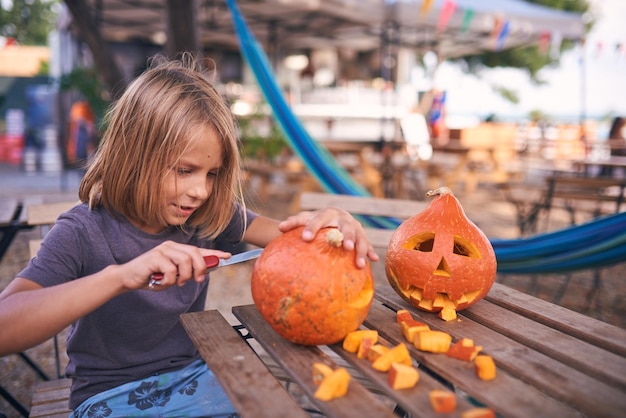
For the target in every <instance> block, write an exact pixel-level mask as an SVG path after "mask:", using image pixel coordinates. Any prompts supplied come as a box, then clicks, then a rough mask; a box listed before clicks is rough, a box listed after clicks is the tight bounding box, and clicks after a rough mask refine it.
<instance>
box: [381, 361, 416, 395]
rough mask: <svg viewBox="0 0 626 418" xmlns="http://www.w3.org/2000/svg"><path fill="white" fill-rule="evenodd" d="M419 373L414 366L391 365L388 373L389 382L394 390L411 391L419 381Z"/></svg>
mask: <svg viewBox="0 0 626 418" xmlns="http://www.w3.org/2000/svg"><path fill="white" fill-rule="evenodd" d="M419 377H420V376H419V373H418V371H417V369H416V368H415V367H413V366H410V365H406V364H401V363H391V367H390V368H389V372H388V373H387V381H388V382H389V385H390V386H391V387H392V388H393V389H397V390H399V389H410V388H412V387H414V386H415V385H416V384H417V382H418V381H419Z"/></svg>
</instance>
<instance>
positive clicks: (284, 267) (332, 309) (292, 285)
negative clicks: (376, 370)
mask: <svg viewBox="0 0 626 418" xmlns="http://www.w3.org/2000/svg"><path fill="white" fill-rule="evenodd" d="M303 229H304V228H303V227H299V228H295V229H292V230H290V231H288V232H285V233H284V234H282V235H280V236H278V237H277V238H275V239H273V240H272V241H271V242H270V243H269V244H268V245H267V246H266V247H265V250H263V253H262V254H261V256H260V257H259V259H258V260H257V261H256V263H255V265H254V269H253V271H252V279H251V290H252V298H253V300H254V304H255V306H256V308H257V309H258V310H259V313H260V314H261V316H262V317H263V318H264V319H265V320H266V321H267V323H268V324H269V325H270V326H271V327H272V329H274V331H276V332H277V333H278V334H279V335H281V336H282V337H283V338H285V339H287V340H289V341H291V342H293V343H296V344H303V345H328V344H334V343H337V342H339V341H341V340H342V339H343V338H344V337H345V336H346V335H347V334H348V333H349V332H352V331H355V330H357V329H358V328H359V327H360V326H361V324H362V323H363V321H364V320H365V317H366V316H367V314H368V312H369V309H370V306H371V303H372V299H373V297H374V278H373V275H372V271H371V267H370V265H369V263H368V264H367V266H366V267H365V268H358V267H357V265H356V262H355V260H356V254H355V250H346V249H345V248H343V246H341V245H339V246H335V245H337V238H338V236H339V235H340V234H341V233H340V231H339V230H338V229H337V228H322V229H321V230H319V231H318V233H317V234H316V236H315V238H314V239H313V240H312V241H304V240H303V239H302V231H303ZM328 234H330V237H328V240H329V241H330V242H328V241H327V236H328Z"/></svg>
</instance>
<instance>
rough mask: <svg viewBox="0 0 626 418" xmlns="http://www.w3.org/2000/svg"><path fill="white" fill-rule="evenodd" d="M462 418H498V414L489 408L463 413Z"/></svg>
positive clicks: (473, 409) (474, 409) (469, 410)
mask: <svg viewBox="0 0 626 418" xmlns="http://www.w3.org/2000/svg"><path fill="white" fill-rule="evenodd" d="M461 418H496V413H495V412H493V410H491V409H489V408H472V409H468V410H467V411H464V412H461Z"/></svg>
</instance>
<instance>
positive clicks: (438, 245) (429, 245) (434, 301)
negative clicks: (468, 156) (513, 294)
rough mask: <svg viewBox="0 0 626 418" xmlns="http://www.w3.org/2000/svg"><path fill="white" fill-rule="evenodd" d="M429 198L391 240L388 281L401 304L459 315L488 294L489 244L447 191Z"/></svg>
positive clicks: (492, 263)
mask: <svg viewBox="0 0 626 418" xmlns="http://www.w3.org/2000/svg"><path fill="white" fill-rule="evenodd" d="M428 195H429V196H436V197H435V198H434V200H433V201H432V202H431V203H430V204H429V205H428V207H427V208H426V209H424V211H422V212H421V213H419V214H417V215H415V216H413V217H411V218H409V219H407V220H406V221H404V222H403V223H402V224H401V225H400V226H399V227H398V229H397V230H396V231H395V232H394V234H393V236H392V238H391V241H390V243H389V250H388V252H387V258H386V260H385V270H386V273H387V278H388V280H389V283H390V284H391V286H392V287H393V288H394V289H395V291H396V292H397V293H398V294H399V295H400V296H402V298H404V299H405V300H407V301H408V302H409V303H411V304H412V305H413V306H415V307H417V308H419V309H422V310H424V311H428V312H439V311H441V310H442V309H443V308H448V309H449V310H453V311H459V310H462V309H465V308H467V307H468V306H470V305H472V304H474V303H476V302H478V301H479V300H480V299H482V298H483V297H484V296H485V295H486V294H487V292H489V289H490V288H491V286H492V284H493V282H494V280H495V276H496V267H497V265H496V256H495V253H494V251H493V247H492V246H491V243H490V241H489V239H488V238H487V237H486V235H485V234H484V233H483V232H482V231H481V230H480V229H479V228H478V227H477V226H476V225H475V224H474V223H473V222H472V221H471V220H469V219H468V218H467V216H466V215H465V212H464V211H463V208H462V207H461V205H460V203H459V202H458V200H457V199H456V198H455V197H454V195H453V194H452V192H451V191H450V189H448V188H447V187H441V188H439V189H437V190H435V191H431V192H429V193H428ZM452 313H453V314H454V312H452ZM440 315H441V314H440Z"/></svg>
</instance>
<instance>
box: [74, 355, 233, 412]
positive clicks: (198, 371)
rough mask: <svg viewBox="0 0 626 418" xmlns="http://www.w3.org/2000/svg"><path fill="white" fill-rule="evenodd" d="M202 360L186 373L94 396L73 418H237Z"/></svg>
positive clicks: (180, 371) (144, 381) (172, 373)
mask: <svg viewBox="0 0 626 418" xmlns="http://www.w3.org/2000/svg"><path fill="white" fill-rule="evenodd" d="M234 411H235V408H234V407H233V405H232V404H231V403H230V400H229V399H228V397H227V396H226V393H224V390H223V389H222V387H221V386H220V384H219V383H218V381H217V379H216V378H215V375H214V374H213V372H211V370H209V368H208V367H207V366H206V364H205V363H204V362H203V361H202V360H197V361H195V362H193V363H191V364H190V365H189V366H187V367H185V368H184V369H181V370H177V371H174V372H169V373H164V374H160V375H155V376H151V377H148V378H145V379H142V380H138V381H134V382H130V383H126V384H123V385H120V386H118V387H115V388H113V389H109V390H107V391H105V392H102V393H99V394H97V395H94V396H92V397H91V398H89V399H87V400H86V401H85V402H83V403H82V404H81V405H80V406H79V407H78V408H76V410H74V412H73V413H72V414H71V415H70V418H114V417H176V418H178V417H211V418H213V417H214V418H218V417H219V418H227V417H237V416H238V415H237V414H236V413H235V412H234Z"/></svg>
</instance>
